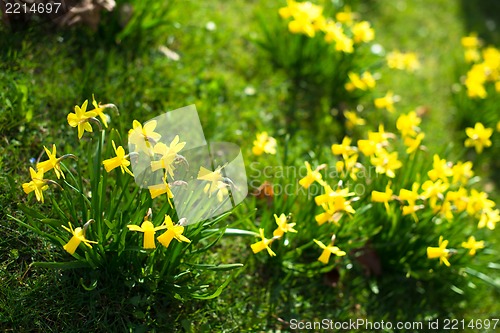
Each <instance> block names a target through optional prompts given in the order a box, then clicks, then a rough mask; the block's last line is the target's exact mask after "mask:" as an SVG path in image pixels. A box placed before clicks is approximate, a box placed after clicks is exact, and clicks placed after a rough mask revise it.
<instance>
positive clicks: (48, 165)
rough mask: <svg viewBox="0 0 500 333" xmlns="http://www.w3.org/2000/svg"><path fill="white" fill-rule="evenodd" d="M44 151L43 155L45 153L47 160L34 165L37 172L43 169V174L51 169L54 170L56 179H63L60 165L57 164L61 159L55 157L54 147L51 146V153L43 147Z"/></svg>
mask: <svg viewBox="0 0 500 333" xmlns="http://www.w3.org/2000/svg"><path fill="white" fill-rule="evenodd" d="M43 149H44V150H45V153H47V157H48V158H49V159H48V160H47V161H43V162H40V163H38V164H37V165H36V169H37V170H41V169H43V172H44V173H45V172H47V171H49V170H51V169H54V172H55V174H56V176H57V179H59V178H60V177H61V176H62V177H63V178H65V177H64V173H63V172H62V170H61V165H60V164H59V163H60V162H61V158H57V157H56V145H54V144H53V145H52V153H51V152H50V150H48V149H47V147H45V146H44V147H43Z"/></svg>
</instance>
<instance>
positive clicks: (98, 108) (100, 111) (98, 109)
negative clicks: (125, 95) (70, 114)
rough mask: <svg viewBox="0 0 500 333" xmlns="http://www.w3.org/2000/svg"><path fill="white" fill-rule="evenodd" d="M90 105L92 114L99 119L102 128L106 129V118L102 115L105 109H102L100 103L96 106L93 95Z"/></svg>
mask: <svg viewBox="0 0 500 333" xmlns="http://www.w3.org/2000/svg"><path fill="white" fill-rule="evenodd" d="M92 105H93V106H94V110H92V112H95V114H96V115H97V116H99V118H101V121H102V123H103V124H104V127H106V128H108V122H107V118H108V116H107V115H106V114H104V109H105V107H103V106H102V105H101V103H99V104H97V102H96V100H95V98H94V94H92Z"/></svg>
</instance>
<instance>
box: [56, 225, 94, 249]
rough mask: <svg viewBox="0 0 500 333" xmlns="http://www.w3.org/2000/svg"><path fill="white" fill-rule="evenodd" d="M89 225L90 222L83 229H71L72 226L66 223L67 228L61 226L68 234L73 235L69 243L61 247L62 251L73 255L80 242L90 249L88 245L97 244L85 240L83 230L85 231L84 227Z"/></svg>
mask: <svg viewBox="0 0 500 333" xmlns="http://www.w3.org/2000/svg"><path fill="white" fill-rule="evenodd" d="M91 221H93V220H91ZM89 223H90V221H89V222H87V223H85V225H84V227H83V229H82V228H80V227H77V228H76V229H73V226H72V225H71V223H70V222H68V224H69V228H68V227H66V226H64V225H63V226H62V227H63V229H64V230H66V231H68V232H70V233H71V234H72V235H73V237H71V239H70V240H69V242H68V243H67V244H66V245H64V246H63V249H65V250H66V251H67V252H68V253H69V254H73V253H75V251H76V249H77V248H78V246H79V245H80V243H82V242H83V244H85V245H87V246H88V247H90V248H92V245H90V244H97V242H94V241H90V240H88V239H86V238H85V230H86V229H87V228H86V226H88V224H89Z"/></svg>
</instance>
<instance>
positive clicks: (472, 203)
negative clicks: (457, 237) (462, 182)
mask: <svg viewBox="0 0 500 333" xmlns="http://www.w3.org/2000/svg"><path fill="white" fill-rule="evenodd" d="M493 207H495V202H494V201H493V200H490V199H488V194H487V193H486V192H479V191H477V190H476V189H472V190H471V192H470V195H469V200H468V205H467V213H468V214H469V215H470V216H474V215H476V214H478V213H481V212H482V210H483V209H486V210H488V209H492V208H493Z"/></svg>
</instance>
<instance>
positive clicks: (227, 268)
mask: <svg viewBox="0 0 500 333" xmlns="http://www.w3.org/2000/svg"><path fill="white" fill-rule="evenodd" d="M187 264H188V265H189V266H191V267H193V268H198V269H202V270H209V271H218V272H224V271H230V270H233V269H235V268H238V267H243V264H239V263H238V264H219V265H210V264H189V263H187Z"/></svg>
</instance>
